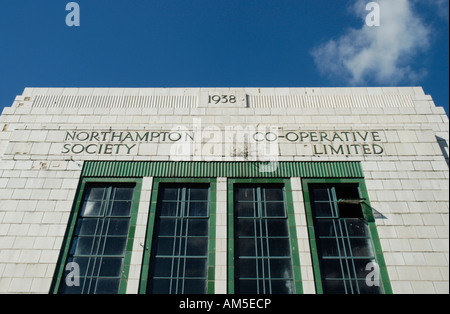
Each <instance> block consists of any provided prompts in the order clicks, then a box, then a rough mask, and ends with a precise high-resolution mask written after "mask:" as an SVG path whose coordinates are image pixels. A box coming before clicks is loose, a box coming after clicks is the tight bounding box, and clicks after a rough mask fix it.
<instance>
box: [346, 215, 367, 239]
mask: <svg viewBox="0 0 450 314" xmlns="http://www.w3.org/2000/svg"><path fill="white" fill-rule="evenodd" d="M345 223H346V225H347V231H348V235H349V236H351V237H365V236H369V234H370V233H369V228H368V225H367V222H366V221H365V220H364V219H346V220H345Z"/></svg>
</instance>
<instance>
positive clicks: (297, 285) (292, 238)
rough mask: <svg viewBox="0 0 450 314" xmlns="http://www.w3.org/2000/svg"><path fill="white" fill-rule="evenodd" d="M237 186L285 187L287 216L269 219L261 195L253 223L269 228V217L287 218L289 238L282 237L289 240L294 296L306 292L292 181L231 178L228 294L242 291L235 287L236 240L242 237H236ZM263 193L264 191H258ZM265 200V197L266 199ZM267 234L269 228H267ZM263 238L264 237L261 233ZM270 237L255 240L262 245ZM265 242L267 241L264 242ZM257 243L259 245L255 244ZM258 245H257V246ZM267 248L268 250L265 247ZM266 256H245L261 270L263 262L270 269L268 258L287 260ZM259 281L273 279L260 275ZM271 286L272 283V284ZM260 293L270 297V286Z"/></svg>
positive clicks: (229, 181) (229, 180)
mask: <svg viewBox="0 0 450 314" xmlns="http://www.w3.org/2000/svg"><path fill="white" fill-rule="evenodd" d="M237 186H254V187H257V186H282V188H283V192H284V193H283V194H284V208H285V214H284V216H283V217H270V216H271V215H270V214H269V215H267V213H263V212H265V209H263V208H266V204H265V203H264V202H263V199H261V195H260V196H259V199H258V201H257V202H256V203H255V204H257V205H256V206H257V207H258V208H257V211H255V212H258V214H255V217H252V218H253V220H254V223H255V224H254V226H256V225H258V226H263V225H266V226H267V218H273V219H278V220H279V221H282V220H283V219H286V222H287V225H288V226H287V227H288V236H286V237H281V238H287V239H288V240H289V245H290V260H291V263H292V275H291V276H292V281H293V287H292V291H291V292H292V293H293V294H301V293H303V287H302V280H301V270H300V258H299V249H298V242H297V232H296V226H295V217H294V208H293V201H292V189H291V184H290V179H228V189H227V193H228V266H227V267H228V293H229V294H235V293H238V292H239V288H238V287H237V286H236V285H237V284H238V283H237V278H236V275H237V273H238V271H239V270H238V268H237V267H238V266H237V264H236V263H237V262H238V261H236V257H237V256H236V253H237V250H238V248H237V247H236V245H237V244H238V243H237V241H239V236H238V234H237V231H238V226H237V225H236V223H237V219H239V218H238V217H237V215H236V209H235V187H237ZM257 191H259V192H257V193H261V190H257ZM263 198H264V197H263ZM250 218H251V217H246V218H245V219H246V220H248V219H250ZM266 231H267V229H266ZM261 235H262V234H261ZM268 238H270V237H268V236H267V235H266V236H261V237H259V238H257V237H253V239H254V240H255V241H257V242H260V241H261V240H263V239H265V240H268ZM263 242H264V241H263ZM255 243H256V242H255ZM255 245H257V244H255ZM266 248H267V247H266ZM265 255H267V256H264V257H262V256H259V257H258V256H254V257H250V256H248V257H244V258H249V259H250V260H252V259H253V260H255V261H258V260H259V261H258V262H259V263H260V264H259V265H258V267H261V266H262V265H263V264H264V263H265V266H262V267H263V268H264V267H270V266H269V262H268V260H269V258H270V257H273V258H274V259H276V260H277V261H281V260H284V259H285V258H286V256H282V257H281V256H278V257H276V256H270V254H265ZM256 279H257V280H259V281H263V282H265V281H270V280H271V279H270V276H266V275H261V276H260V275H258V278H256ZM270 284H271V283H270ZM258 291H259V292H260V293H265V294H268V293H270V292H271V290H270V285H266V284H264V285H262V286H261V290H258Z"/></svg>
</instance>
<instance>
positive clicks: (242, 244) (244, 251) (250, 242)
mask: <svg viewBox="0 0 450 314" xmlns="http://www.w3.org/2000/svg"><path fill="white" fill-rule="evenodd" d="M237 249H238V254H239V256H256V247H255V240H254V239H239V241H238V247H237Z"/></svg>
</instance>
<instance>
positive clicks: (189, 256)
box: [147, 184, 209, 294]
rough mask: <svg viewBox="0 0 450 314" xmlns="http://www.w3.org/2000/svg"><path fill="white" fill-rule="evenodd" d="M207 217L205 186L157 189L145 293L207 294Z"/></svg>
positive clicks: (207, 199)
mask: <svg viewBox="0 0 450 314" xmlns="http://www.w3.org/2000/svg"><path fill="white" fill-rule="evenodd" d="M208 217H209V186H208V185H203V184H199V185H172V184H167V185H164V184H162V185H161V186H160V189H159V192H158V203H157V210H156V220H155V230H154V234H153V244H152V254H151V260H150V265H151V267H150V272H149V284H148V286H147V293H153V294H203V293H206V288H207V284H206V283H207V278H208V237H209V218H208Z"/></svg>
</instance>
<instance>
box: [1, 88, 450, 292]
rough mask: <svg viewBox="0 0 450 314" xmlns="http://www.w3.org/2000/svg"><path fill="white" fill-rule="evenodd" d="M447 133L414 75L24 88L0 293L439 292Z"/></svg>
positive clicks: (5, 150) (4, 183)
mask: <svg viewBox="0 0 450 314" xmlns="http://www.w3.org/2000/svg"><path fill="white" fill-rule="evenodd" d="M448 143H449V123H448V118H447V116H446V114H445V112H444V110H443V109H442V108H441V107H436V106H435V104H434V102H433V100H432V98H431V96H429V95H426V94H425V93H424V91H423V90H422V88H420V87H401V88H400V87H399V88H396V87H391V88H186V89H183V88H168V89H163V88H141V89H139V88H138V89H131V88H130V89H128V88H111V89H108V88H80V89H78V88H26V89H25V90H24V92H23V94H22V95H19V96H17V97H16V99H15V101H14V103H13V104H12V106H11V107H7V108H5V109H4V110H3V113H2V115H1V117H0V293H128V294H136V293H162V294H169V293H177V294H179V293H210V294H234V293H236V294H242V293H259V294H275V293H283V294H285V293H295V294H302V293H318V294H321V293H348V294H358V293H448V292H449V291H448V287H449V283H448V278H449V277H448V270H449V229H448V226H449V216H448V214H449V157H448V156H449V150H448Z"/></svg>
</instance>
